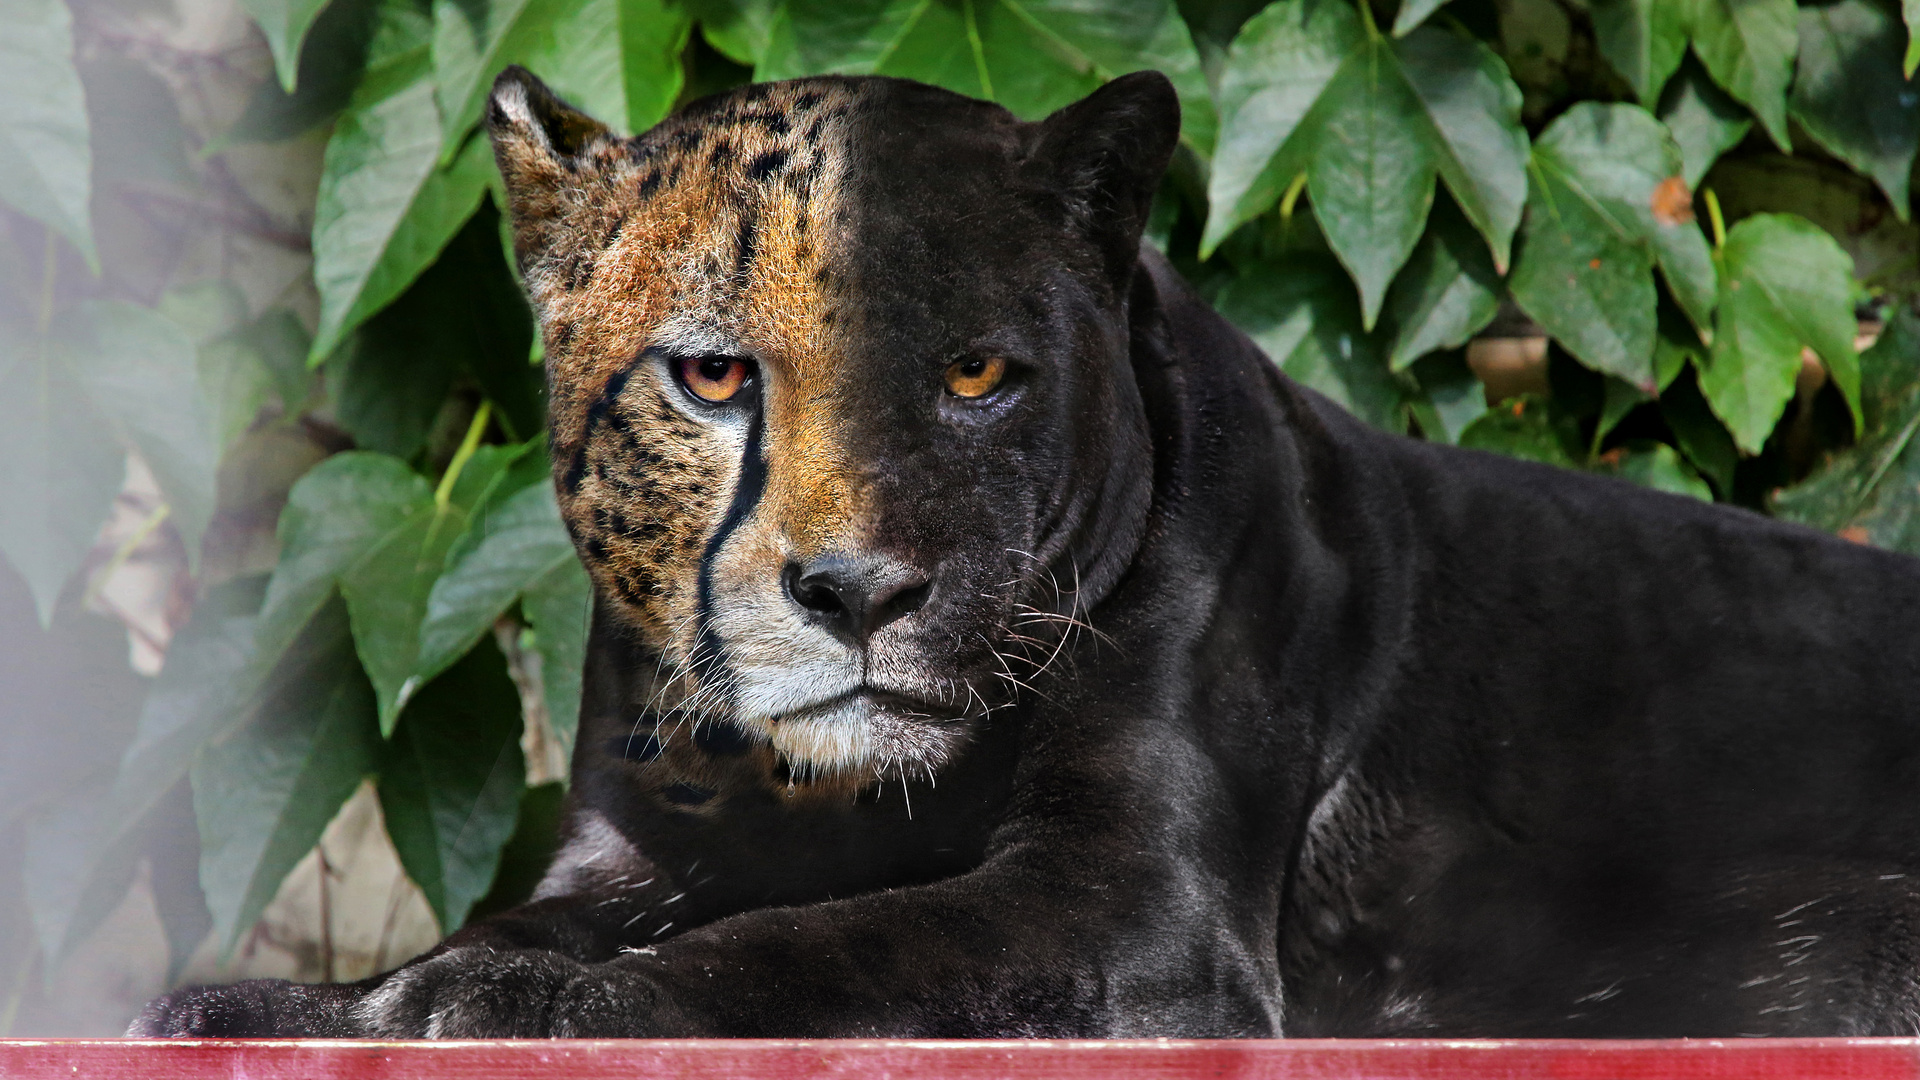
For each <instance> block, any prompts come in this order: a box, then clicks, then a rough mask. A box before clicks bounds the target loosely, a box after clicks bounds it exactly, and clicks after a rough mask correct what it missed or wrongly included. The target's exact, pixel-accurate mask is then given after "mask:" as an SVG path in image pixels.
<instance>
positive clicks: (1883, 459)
mask: <svg viewBox="0 0 1920 1080" xmlns="http://www.w3.org/2000/svg"><path fill="white" fill-rule="evenodd" d="M1916 371H1920V319H1917V318H1915V316H1914V315H1913V313H1912V312H1911V311H1909V310H1907V309H1906V307H1905V306H1904V305H1902V306H1901V308H1900V309H1899V310H1898V311H1897V312H1896V313H1895V314H1894V316H1893V319H1892V320H1891V321H1890V322H1889V323H1888V324H1887V328H1886V330H1885V331H1884V332H1883V333H1881V335H1880V340H1879V341H1877V342H1875V343H1874V346H1873V348H1871V349H1868V350H1867V351H1866V352H1865V353H1864V354H1862V355H1861V357H1860V383H1861V385H1860V400H1861V411H1862V413H1863V414H1864V418H1865V419H1864V423H1863V425H1862V427H1861V432H1860V438H1859V440H1858V441H1856V442H1855V443H1854V444H1853V445H1852V446H1851V447H1848V448H1846V449H1844V450H1841V451H1838V452H1837V453H1835V454H1833V455H1832V456H1831V457H1829V458H1828V459H1827V461H1826V462H1825V463H1824V464H1823V466H1822V467H1821V468H1820V469H1818V470H1816V471H1815V472H1814V473H1813V475H1811V476H1809V477H1808V478H1807V479H1805V480H1803V481H1801V482H1800V483H1799V484H1797V485H1795V486H1794V487H1792V488H1789V489H1788V490H1786V491H1785V492H1782V493H1779V494H1776V495H1775V496H1774V498H1773V511H1774V513H1775V514H1777V515H1779V516H1780V517H1783V518H1785V519H1787V520H1788V521H1798V522H1801V523H1802V524H1805V525H1811V526H1813V527H1815V528H1818V529H1825V530H1827V531H1829V532H1842V531H1845V532H1846V534H1847V535H1848V536H1851V537H1855V538H1857V539H1861V540H1865V541H1867V542H1869V543H1873V544H1877V545H1879V546H1880V547H1884V548H1890V549H1892V550H1894V551H1904V552H1907V553H1908V554H1911V555H1920V440H1916V438H1915V436H1916V435H1920V379H1915V378H1914V373H1915V372H1916Z"/></svg>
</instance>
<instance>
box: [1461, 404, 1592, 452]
mask: <svg viewBox="0 0 1920 1080" xmlns="http://www.w3.org/2000/svg"><path fill="white" fill-rule="evenodd" d="M1460 445H1461V446H1464V447H1466V448H1468V449H1470V450H1490V451H1492V452H1493V453H1496V454H1505V455H1507V456H1508V457H1517V458H1524V459H1525V460H1527V461H1538V462H1540V463H1542V464H1545V465H1558V466H1560V467H1561V468H1566V469H1571V468H1574V467H1575V464H1574V460H1573V455H1572V454H1569V453H1568V452H1567V448H1566V447H1565V446H1563V445H1561V442H1560V436H1559V435H1558V434H1557V433H1555V431H1554V429H1553V424H1552V423H1551V421H1550V420H1549V418H1548V409H1547V406H1546V404H1545V403H1544V402H1542V401H1540V400H1539V399H1537V398H1535V397H1533V396H1532V395H1531V394H1529V395H1524V396H1521V397H1517V398H1508V399H1507V400H1505V401H1503V402H1501V403H1500V404H1499V405H1496V406H1494V407H1493V408H1492V409H1489V410H1487V414H1486V415H1485V416H1482V417H1481V418H1480V419H1478V420H1475V421H1474V422H1473V423H1471V424H1469V425H1467V430H1465V431H1464V432H1462V433H1461V434H1460Z"/></svg>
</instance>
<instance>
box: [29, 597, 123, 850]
mask: <svg viewBox="0 0 1920 1080" xmlns="http://www.w3.org/2000/svg"><path fill="white" fill-rule="evenodd" d="M0 641H4V642H6V643H7V647H6V648H5V649H0V694H4V698H3V700H5V702H6V707H5V708H4V709H0V746H5V747H6V753H4V754H0V825H5V824H6V823H8V822H11V821H14V820H16V819H17V818H19V817H20V816H21V815H22V814H24V813H26V812H27V811H29V810H31V809H32V808H33V807H34V806H35V805H37V804H40V803H43V802H45V801H47V800H48V799H50V798H52V797H54V796H57V795H59V794H61V793H62V792H64V791H66V790H67V789H68V788H70V787H71V786H72V785H74V784H76V783H78V782H80V781H81V780H84V779H85V778H86V777H87V776H88V775H89V774H92V773H105V774H108V775H110V774H111V773H112V771H113V768H114V766H115V765H116V764H117V763H118V762H119V759H120V751H121V749H122V748H123V747H124V746H125V744H126V742H127V740H128V739H129V738H130V737H131V736H132V734H133V728H134V720H135V718H136V717H137V716H138V715H139V713H140V703H141V701H142V699H144V698H145V697H146V693H147V684H148V682H149V681H150V680H148V679H144V678H142V677H140V676H139V675H136V674H134V672H133V671H132V669H130V668H129V667H128V666H127V631H126V627H125V626H124V625H122V624H121V623H120V622H119V621H118V620H116V619H109V618H106V617H105V616H101V615H96V614H94V613H92V612H88V611H83V610H80V609H79V608H77V607H74V606H68V607H64V608H62V609H61V610H60V611H59V612H58V613H57V614H56V615H55V617H54V620H53V625H52V626H50V627H47V628H45V629H42V628H41V626H40V621H39V618H38V615H37V612H36V611H35V606H34V601H33V594H32V593H31V592H29V591H28V589H27V584H26V582H25V581H24V580H22V579H21V578H20V576H19V575H18V574H15V573H13V572H12V571H11V570H9V569H7V568H6V567H5V566H4V565H0Z"/></svg>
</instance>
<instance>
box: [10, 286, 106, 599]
mask: <svg viewBox="0 0 1920 1080" xmlns="http://www.w3.org/2000/svg"><path fill="white" fill-rule="evenodd" d="M58 352H60V350H59V349H57V347H56V344H55V343H54V342H52V341H50V340H48V339H46V338H35V337H29V336H27V335H25V334H20V333H17V332H15V331H13V329H12V328H11V327H10V326H9V325H8V324H6V323H4V322H0V461H4V462H5V463H6V467H5V468H3V469H0V504H4V505H5V506H6V508H7V512H6V513H4V514H0V554H5V555H6V557H7V561H8V562H10V563H12V564H13V567H14V569H15V570H17V571H19V573H20V576H21V577H22V578H24V579H25V580H26V583H27V587H28V589H30V590H31V591H32V593H33V599H34V606H35V607H36V609H37V610H38V611H39V613H40V624H41V625H42V626H45V625H47V624H48V623H50V622H51V621H52V619H53V608H54V603H55V601H57V600H58V599H59V597H60V591H61V589H62V588H63V587H64V586H65V585H66V582H67V579H68V578H71V577H72V576H73V573H74V571H76V570H78V569H79V568H80V564H81V563H82V562H84V561H85V560H86V557H87V551H88V549H89V548H91V547H92V546H93V538H94V535H95V534H96V533H97V532H99V530H100V524H101V522H102V521H103V520H105V518H106V516H107V509H108V508H109V507H110V506H112V504H113V498H114V495H115V493H116V492H118V491H119V490H120V482H121V480H122V478H123V477H124V476H125V472H126V470H125V455H124V454H123V453H122V452H121V450H120V448H119V447H117V446H115V445H114V444H113V441H112V440H111V439H110V438H105V437H103V434H102V428H103V425H104V421H103V420H102V419H101V417H100V415H99V413H98V412H97V411H96V410H95V408H94V406H93V402H92V399H91V396H90V395H89V394H88V393H87V390H86V387H85V385H84V384H83V383H82V381H81V380H80V378H79V377H78V376H77V375H76V374H75V373H74V372H73V371H72V369H71V366H70V365H69V364H67V363H66V362H65V358H64V356H61V355H56V354H57V353H58Z"/></svg>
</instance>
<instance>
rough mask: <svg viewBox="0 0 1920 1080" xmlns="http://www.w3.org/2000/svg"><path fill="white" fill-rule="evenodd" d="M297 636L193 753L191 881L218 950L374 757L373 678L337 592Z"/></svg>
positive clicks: (273, 888) (250, 919)
mask: <svg viewBox="0 0 1920 1080" xmlns="http://www.w3.org/2000/svg"><path fill="white" fill-rule="evenodd" d="M304 644H306V645H308V646H310V648H308V649H306V650H303V651H302V652H301V653H299V654H297V655H294V656H290V657H289V658H288V659H289V662H288V663H287V664H285V665H283V667H282V669H281V670H280V671H278V672H276V676H275V679H274V682H273V684H272V685H271V686H269V687H268V689H267V692H266V693H265V694H264V695H263V697H262V699H261V702H260V705H259V707H258V708H257V709H255V710H253V714H254V715H253V716H252V717H251V722H249V723H247V724H245V725H244V726H243V727H241V728H240V730H238V731H236V732H234V733H233V734H232V735H231V736H229V737H227V738H226V739H224V740H221V741H219V742H216V743H213V744H212V745H209V746H207V747H206V749H204V750H203V751H202V752H201V754H200V756H199V759H198V760H197V761H196V762H195V763H194V765H193V769H192V777H193V803H194V816H195V817H196V818H197V819H198V821H199V823H200V883H201V887H202V888H203V889H204V890H205V892H206V897H207V907H208V909H209V910H210V911H211V912H212V913H213V920H214V932H215V934H216V940H218V941H219V942H220V943H221V945H222V947H223V949H224V950H226V951H231V950H232V949H233V946H234V945H235V943H236V942H237V941H238V940H239V937H240V935H241V934H242V933H244V932H245V931H246V930H247V928H249V927H251V926H252V925H253V924H254V922H255V921H256V920H258V919H259V917H260V913H261V912H262V911H264V910H265V909H266V906H267V904H268V902H269V901H271V900H272V899H273V896H274V893H276V892H278V891H279V888H280V883H281V882H282V881H284V880H285V879H286V876H287V874H288V873H289V872H290V871H292V870H293V868H294V865H295V864H296V863H298V862H299V861H300V859H301V858H302V857H303V856H305V855H306V853H307V852H309V851H311V850H312V849H313V846H314V845H315V844H316V843H318V842H319V840H320V834H321V832H322V831H324V830H325V829H326V827H327V822H329V821H331V820H332V819H333V815H334V814H335V813H336V812H337V811H338V810H339V809H340V807H341V805H342V804H343V803H345V802H346V801H347V798H348V797H349V796H351V795H352V794H353V792H354V789H355V788H357V787H358V786H359V785H360V780H361V778H362V777H364V776H366V775H368V774H369V773H371V772H373V771H374V768H375V764H376V754H377V752H378V750H379V746H380V737H379V729H378V727H377V726H376V721H375V708H374V701H373V689H372V688H371V687H370V686H368V685H367V678H366V676H365V675H364V674H363V673H362V672H361V670H360V663H359V660H358V659H357V658H356V657H355V655H354V649H353V639H352V637H351V635H350V634H349V632H348V627H347V618H346V613H345V612H344V611H342V610H341V609H340V607H339V605H338V604H337V603H336V604H334V605H332V607H331V608H330V609H329V610H323V611H322V612H321V614H320V615H319V617H318V618H317V619H316V620H315V625H314V628H313V631H312V632H310V633H309V634H308V635H307V637H306V641H305V642H304Z"/></svg>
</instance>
